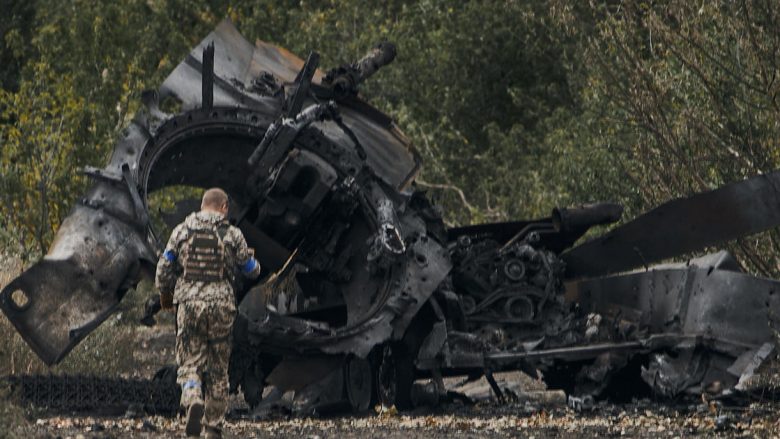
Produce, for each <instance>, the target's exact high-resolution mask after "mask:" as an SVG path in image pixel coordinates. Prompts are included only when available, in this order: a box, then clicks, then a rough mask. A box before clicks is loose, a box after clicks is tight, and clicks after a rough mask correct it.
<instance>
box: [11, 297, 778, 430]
mask: <svg viewBox="0 0 780 439" xmlns="http://www.w3.org/2000/svg"><path fill="white" fill-rule="evenodd" d="M0 283H2V282H0ZM136 296H138V297H134V298H133V297H131V298H130V300H129V301H128V302H127V305H126V308H123V309H122V310H121V311H120V313H118V314H117V315H115V316H112V317H111V318H110V319H109V321H107V322H106V323H104V325H102V326H101V328H99V330H98V331H96V333H95V334H93V335H90V337H88V338H87V340H85V342H84V343H83V344H82V345H83V346H80V347H79V348H77V350H74V352H73V353H72V354H71V357H72V358H68V359H67V360H66V362H64V364H63V365H60V366H58V367H57V368H54V369H48V370H49V371H51V372H52V373H77V372H83V373H93V374H96V375H102V376H124V377H128V376H136V377H150V376H152V374H153V373H154V372H155V371H156V370H157V368H159V367H160V366H161V365H164V364H171V363H173V362H174V349H173V348H174V333H173V320H172V318H171V317H170V316H162V317H161V318H159V320H160V322H161V324H160V325H157V326H156V327H154V328H146V327H143V326H141V325H138V324H137V323H136V322H137V319H138V317H139V316H140V309H138V308H139V305H140V304H141V303H142V302H143V299H144V296H143V295H139V293H136ZM0 320H2V321H0V330H2V331H0V333H3V334H4V337H0V372H2V374H7V373H46V371H47V369H46V368H45V366H43V365H41V364H38V361H37V359H34V358H33V355H32V354H31V353H30V352H28V351H29V349H28V348H27V347H26V345H24V343H23V342H22V341H21V340H20V339H19V337H18V336H17V335H16V334H15V333H14V331H13V329H12V328H10V325H9V324H8V322H7V320H5V318H4V317H2V318H0ZM231 405H232V406H233V408H241V405H242V402H241V400H240V398H239V397H234V399H233V400H232V401H231ZM379 412H381V413H379ZM182 432H183V425H182V423H181V421H180V420H179V419H176V418H165V417H125V416H116V417H90V416H85V415H82V414H66V415H62V414H60V415H56V416H55V415H52V414H48V413H44V412H41V411H40V410H39V409H36V408H33V407H18V406H17V405H16V404H15V403H14V402H13V401H11V400H9V399H3V398H2V396H0V439H2V438H6V437H9V438H30V437H38V438H62V439H66V438H71V439H81V438H83V439H87V438H94V439H98V438H100V439H103V438H131V437H132V438H136V437H140V438H158V437H163V438H174V437H184V435H183V433H182ZM224 433H225V434H224V436H225V437H227V438H243V437H258V438H270V437H274V438H276V437H294V438H298V439H304V438H311V439H314V438H319V439H322V438H354V439H367V438H397V439H416V438H445V437H447V438H448V437H456V438H498V437H523V438H558V437H596V436H603V437H617V436H626V437H653V438H655V437H669V438H674V437H690V436H699V437H780V402H772V401H764V402H761V403H755V404H752V405H750V406H747V407H722V408H720V409H718V408H717V407H715V406H712V405H705V404H703V403H702V402H701V401H689V402H688V403H676V404H674V405H669V404H662V403H658V402H652V401H648V400H643V401H634V402H633V403H631V404H626V405H612V404H606V403H600V404H599V405H597V407H596V408H595V409H594V410H593V411H588V412H577V411H574V410H572V409H570V408H568V407H566V406H565V405H560V404H559V405H557V406H552V407H546V408H543V407H541V406H539V405H534V404H531V403H519V402H515V403H509V404H498V403H495V402H491V403H481V404H477V405H474V406H464V405H462V404H450V405H446V406H441V407H437V408H434V409H430V408H428V409H420V410H417V411H413V412H409V413H397V412H395V411H394V410H389V411H382V410H379V411H372V412H370V413H367V414H363V415H361V416H352V415H345V416H339V417H330V418H294V417H289V416H285V415H278V416H276V417H274V418H272V419H270V420H263V421H256V420H249V419H231V420H229V421H228V422H227V423H226V425H225V431H224Z"/></svg>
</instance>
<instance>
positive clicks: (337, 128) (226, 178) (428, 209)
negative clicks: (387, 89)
mask: <svg viewBox="0 0 780 439" xmlns="http://www.w3.org/2000/svg"><path fill="white" fill-rule="evenodd" d="M394 57H395V48H394V46H393V45H392V44H390V43H387V42H385V43H381V44H380V45H378V46H377V47H376V48H374V49H373V50H372V51H371V52H370V53H369V54H368V55H367V56H366V57H364V58H363V59H361V60H360V61H358V62H356V63H355V64H352V65H346V66H342V67H339V68H336V69H333V70H330V71H328V72H327V73H323V72H322V71H321V70H319V69H318V64H319V56H318V55H317V54H316V53H311V54H310V55H309V56H308V58H307V59H306V61H303V60H300V59H299V58H297V57H295V56H294V55H292V54H290V53H289V52H287V51H286V50H284V49H281V48H278V47H276V46H273V45H270V44H267V43H263V42H258V43H256V44H255V45H252V44H250V43H249V42H247V41H246V40H245V39H244V38H243V37H242V36H241V35H240V34H239V33H238V31H237V30H236V29H235V28H234V27H233V25H232V24H231V23H230V22H228V21H226V22H223V23H222V24H220V25H219V26H218V27H217V29H216V30H215V31H214V32H212V33H211V34H210V35H209V36H208V37H207V38H206V39H205V40H204V41H203V43H201V44H200V45H199V46H198V47H196V48H195V49H194V50H193V51H192V53H190V55H188V56H187V58H186V59H185V60H184V61H183V62H182V63H181V64H179V65H178V66H177V67H176V68H175V69H174V71H173V72H172V73H171V75H170V76H169V77H168V78H167V79H166V80H165V82H163V84H162V85H161V86H160V88H159V89H158V90H154V91H148V92H145V93H143V95H142V100H143V102H144V104H145V109H144V110H143V111H141V112H139V113H138V115H137V116H136V117H135V119H134V120H133V122H132V123H131V124H130V125H129V126H128V127H127V128H126V129H125V130H124V131H123V132H122V134H121V136H120V137H119V139H118V140H117V144H116V146H115V149H114V153H113V155H112V157H111V159H110V161H109V163H108V165H106V166H105V167H104V168H102V169H98V168H87V169H85V171H84V172H85V173H86V174H87V175H89V176H90V177H91V178H92V180H93V184H92V186H91V187H90V189H89V190H88V191H87V192H86V193H85V194H84V196H83V197H82V198H81V199H80V200H78V202H77V203H76V204H75V205H74V207H73V210H72V211H71V212H70V214H69V216H68V217H67V218H66V219H65V221H64V222H63V224H62V225H61V227H60V229H59V232H58V234H57V237H56V239H55V242H54V244H53V245H52V247H51V249H50V250H49V253H48V254H47V255H46V256H45V257H44V258H43V259H42V260H41V261H39V262H38V263H37V264H35V265H33V266H32V267H31V268H30V269H28V270H27V271H25V272H24V273H23V274H22V275H20V276H19V277H18V278H16V279H15V280H14V281H12V282H11V283H10V284H9V285H8V286H7V287H6V288H5V289H4V290H3V291H2V294H0V307H1V308H2V310H3V312H4V313H5V314H6V316H8V318H9V320H10V321H11V322H12V323H13V324H14V326H15V327H16V329H17V330H18V331H19V332H20V334H21V335H22V336H23V337H24V339H25V340H26V341H27V343H28V344H29V345H30V346H31V347H32V349H33V350H34V351H35V352H36V353H37V354H38V355H39V356H40V357H41V358H42V359H43V360H44V361H45V362H46V363H47V364H55V363H57V362H58V361H60V360H61V359H62V358H63V357H64V356H65V355H67V353H68V352H69V351H70V350H71V349H72V348H73V346H75V345H76V344H77V343H78V342H79V341H80V340H82V339H83V338H84V337H85V336H86V335H87V334H88V333H89V332H90V331H92V330H93V329H94V328H95V327H97V326H98V325H99V324H100V323H101V322H102V321H104V320H105V319H106V318H107V317H108V316H109V315H110V314H111V313H112V312H113V311H114V310H115V309H116V307H117V305H118V304H119V302H120V301H121V300H122V297H123V296H124V295H125V293H126V292H127V291H128V290H129V289H131V288H132V287H133V286H134V285H135V284H136V283H137V281H138V279H139V276H140V275H141V274H142V273H143V272H150V271H151V270H152V269H153V266H154V264H155V262H156V260H157V255H158V252H159V251H160V242H159V240H158V232H156V231H155V229H154V225H153V224H152V222H151V221H150V215H149V204H148V198H147V196H148V194H149V193H151V192H153V191H156V190H159V189H162V188H165V187H168V186H173V185H186V186H195V187H204V188H205V187H211V186H219V187H222V188H224V189H225V190H226V191H227V192H228V193H229V194H230V197H231V199H232V203H231V212H230V213H229V217H230V220H231V222H232V223H234V224H235V225H237V226H238V227H240V228H241V230H242V231H243V233H244V235H245V236H246V238H247V241H248V242H249V244H250V246H251V247H253V248H254V249H255V250H256V252H257V253H256V254H257V257H258V259H259V260H260V262H261V264H262V266H263V267H264V269H265V273H266V275H267V276H266V277H265V279H264V281H263V282H262V283H260V284H257V285H251V284H246V285H239V286H238V287H237V289H236V300H237V302H238V303H239V310H240V311H239V317H238V319H237V322H236V325H235V337H234V340H235V346H234V352H233V357H232V359H231V368H230V380H231V388H232V390H234V391H236V390H239V389H240V390H241V391H242V392H243V394H244V396H245V398H246V400H247V402H248V403H249V404H250V405H251V406H253V407H263V406H269V405H272V404H273V403H274V401H276V400H281V396H282V395H283V394H285V392H288V391H294V392H295V397H294V400H293V402H292V403H291V404H292V406H293V407H294V408H295V410H296V411H298V412H304V413H312V412H317V411H318V410H319V411H322V409H323V408H325V407H342V408H348V409H351V410H354V411H362V410H366V409H367V408H368V407H371V406H373V405H374V404H376V403H378V402H381V403H382V404H385V405H386V406H391V405H393V404H394V405H396V406H397V407H399V408H407V407H410V406H411V405H412V404H413V402H414V400H418V401H419V400H420V398H422V400H426V401H436V400H439V399H440V398H446V397H448V395H449V396H452V395H451V393H452V392H451V391H450V390H449V389H448V388H447V386H445V384H444V382H445V380H446V379H447V377H449V376H454V375H457V376H467V377H470V378H471V379H477V378H479V377H483V376H484V377H485V379H486V382H487V385H489V387H490V389H491V392H492V394H493V395H494V396H495V397H497V398H504V397H506V396H507V395H506V389H505V388H502V386H501V385H499V383H498V381H497V380H496V378H495V374H496V373H498V372H501V371H505V370H522V371H525V372H527V373H529V374H530V375H531V376H535V377H536V376H539V377H543V379H544V381H545V382H546V383H547V385H548V386H550V387H553V388H559V389H564V390H565V391H566V392H567V393H568V394H569V395H570V398H571V401H573V404H575V405H578V406H579V407H582V406H588V405H589V404H590V403H592V401H593V399H594V398H600V397H603V396H605V395H621V394H622V396H623V397H627V396H628V397H630V395H631V394H636V393H642V392H646V393H654V394H656V395H659V396H661V397H666V398H677V397H679V396H680V395H685V394H691V395H701V394H702V393H707V394H709V395H710V396H711V397H713V398H717V397H726V396H729V395H732V396H733V395H735V394H745V393H748V392H749V390H747V389H748V387H747V386H746V385H745V384H744V383H747V382H748V381H750V377H751V376H753V375H754V374H755V373H756V371H757V370H759V369H760V368H761V367H762V364H764V363H765V362H767V361H769V360H771V359H773V358H774V357H775V356H776V351H775V349H776V348H775V345H774V336H773V330H772V328H771V325H770V323H772V322H773V318H774V317H775V316H776V315H777V314H778V312H780V294H779V293H778V291H780V283H778V281H776V280H773V279H764V278H759V277H755V276H751V275H749V274H746V273H744V272H743V271H742V270H741V269H740V266H739V264H738V262H737V261H735V260H734V259H733V258H732V257H731V256H730V255H729V254H728V253H725V252H719V253H715V254H711V255H708V256H705V257H703V258H699V259H695V260H692V261H690V262H688V263H684V264H665V265H654V264H656V263H658V262H659V261H662V260H664V259H668V258H672V257H675V256H679V255H682V254H686V253H688V252H691V251H696V250H701V249H702V248H705V247H709V246H713V245H716V244H719V243H722V242H724V241H727V240H729V239H734V238H737V237H740V236H743V235H747V234H751V233H756V232H759V231H762V230H766V229H769V228H772V227H776V226H777V225H778V224H780V199H778V195H777V191H776V189H775V188H776V187H778V183H779V181H778V180H780V174H778V173H777V172H774V173H770V174H766V175H760V176H757V177H754V178H752V179H749V180H746V181H742V182H737V183H733V184H730V185H727V186H724V187H722V188H720V189H716V190H713V191H710V192H707V193H702V194H698V195H694V196H692V197H689V198H685V199H678V200H673V201H671V202H669V203H667V204H664V205H662V206H660V207H658V208H656V209H654V210H652V211H650V212H648V213H646V214H644V215H642V216H640V217H638V218H636V219H634V220H632V221H628V222H626V223H624V224H622V225H620V226H618V227H616V228H613V229H612V230H611V231H610V232H608V233H606V234H604V235H602V236H600V237H597V238H594V239H591V240H588V241H586V242H585V243H584V244H580V245H577V242H578V241H579V240H580V238H582V237H583V235H584V234H585V233H586V232H587V231H588V230H589V229H590V228H591V227H593V226H596V225H606V224H612V223H615V222H617V221H618V220H619V219H620V217H621V214H622V207H621V206H618V205H614V204H593V205H585V206H580V207H576V208H569V209H556V210H554V211H553V213H552V215H551V216H550V217H549V218H543V219H539V220H535V221H516V222H507V223H498V224H480V225H472V226H468V227H461V228H454V229H453V228H450V229H448V228H446V227H445V226H444V224H443V222H442V221H441V218H440V215H439V212H438V210H437V208H436V207H435V206H433V205H432V204H431V203H430V202H429V201H428V199H427V198H426V196H425V194H424V193H423V192H420V191H417V190H416V188H415V185H414V179H415V176H416V174H417V172H418V171H419V169H420V160H419V157H418V155H417V154H416V153H415V151H414V149H413V148H412V145H411V144H410V142H409V140H408V139H407V138H406V137H405V136H404V135H403V134H402V133H401V132H400V130H399V129H398V128H397V127H396V125H395V124H394V123H393V121H392V119H390V117H388V116H387V115H385V114H383V113H382V112H380V111H379V110H377V109H375V108H374V107H372V106H371V105H370V104H368V103H366V102H365V101H364V100H363V99H362V98H361V97H360V94H359V92H358V89H359V86H360V84H361V83H362V82H363V81H364V80H366V79H368V78H369V77H370V76H371V75H373V74H374V73H376V71H377V70H379V69H380V68H381V67H383V66H384V65H386V64H388V63H390V62H391V61H392V60H393V59H394ZM171 108H175V109H174V110H171ZM166 111H168V112H166ZM196 206H197V202H195V203H193V202H192V201H191V200H183V201H182V202H181V203H180V205H179V206H178V208H177V210H176V211H175V212H171V213H164V215H163V216H164V217H166V219H167V220H168V221H169V222H171V223H175V222H178V221H180V220H181V219H182V218H183V217H184V215H186V214H187V213H189V212H190V211H192V210H193V209H194V208H196ZM632 270H633V271H632ZM158 309H159V305H158V304H156V303H154V301H152V302H151V303H149V304H148V308H147V310H148V315H147V318H146V319H145V320H144V323H145V324H153V323H154V318H153V315H154V313H155V312H156V311H157V310H158ZM421 379H427V380H430V382H429V384H427V385H421V384H420V382H419V380H421ZM26 385H27V384H24V383H23V384H22V387H25V386H26ZM421 386H422V387H421ZM267 388H271V390H268V389H267ZM421 389H423V390H421ZM424 389H428V390H424ZM421 391H422V393H420V392H421ZM426 392H427V393H426ZM264 393H265V394H266V398H265V400H264V399H263V395H264ZM414 395H417V397H413V396H414ZM420 395H423V396H422V397H421V396H420ZM425 395H427V396H425Z"/></svg>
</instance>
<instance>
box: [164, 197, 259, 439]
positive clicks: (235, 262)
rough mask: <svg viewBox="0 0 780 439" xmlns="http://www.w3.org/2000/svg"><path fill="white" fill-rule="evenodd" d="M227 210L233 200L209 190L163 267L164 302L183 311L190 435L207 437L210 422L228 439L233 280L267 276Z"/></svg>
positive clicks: (180, 339)
mask: <svg viewBox="0 0 780 439" xmlns="http://www.w3.org/2000/svg"><path fill="white" fill-rule="evenodd" d="M227 211H228V197H227V194H226V193H225V192H224V191H223V190H222V189H218V188H213V189H209V190H207V191H206V192H205V193H204V194H203V201H202V202H201V210H200V211H199V212H195V213H192V214H190V215H189V216H188V217H187V219H186V220H185V221H184V222H183V223H182V224H179V225H178V226H176V228H175V229H173V232H172V233H171V238H170V240H169V241H168V245H167V246H166V247H165V252H164V253H163V254H162V256H161V257H160V261H159V262H158V263H157V276H156V280H155V284H156V286H157V288H158V289H159V290H160V303H161V305H162V307H163V309H168V310H173V306H174V305H176V328H177V329H176V363H177V364H178V366H179V369H178V377H177V382H178V383H179V385H180V386H181V390H182V393H181V405H182V407H184V408H185V409H186V411H187V421H186V428H185V431H186V433H187V435H190V436H198V435H200V432H201V421H202V420H204V421H205V422H204V423H205V424H206V437H220V436H221V425H222V422H223V419H224V415H225V409H226V405H227V391H228V377H227V368H228V360H229V358H230V348H231V340H230V338H231V334H232V328H233V320H234V318H235V314H236V303H235V295H234V293H233V286H232V282H231V278H232V275H233V273H234V272H235V271H241V272H242V273H243V274H244V275H245V276H247V277H249V278H250V279H254V278H257V276H259V274H260V264H258V263H257V261H256V260H255V258H254V257H253V252H252V251H251V250H250V249H248V248H247V244H246V241H245V240H244V237H243V235H242V234H241V231H240V230H238V229H237V228H236V227H233V226H231V225H230V224H228V223H227V221H226V220H225V217H226V215H227ZM236 269H238V270H236ZM204 396H205V401H204ZM204 412H205V419H202V418H204Z"/></svg>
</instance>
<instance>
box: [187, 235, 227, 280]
mask: <svg viewBox="0 0 780 439" xmlns="http://www.w3.org/2000/svg"><path fill="white" fill-rule="evenodd" d="M188 232H189V233H188V235H189V237H188V238H187V241H186V243H185V244H184V251H183V252H182V256H183V261H182V266H183V267H184V274H183V275H182V276H183V278H184V279H185V280H189V281H201V282H218V281H221V280H224V279H227V274H226V272H225V265H226V261H225V258H226V256H225V244H224V243H223V242H222V238H224V236H225V233H226V232H227V225H226V224H219V225H217V226H216V227H213V228H204V229H189V230H188Z"/></svg>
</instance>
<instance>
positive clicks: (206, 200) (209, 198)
mask: <svg viewBox="0 0 780 439" xmlns="http://www.w3.org/2000/svg"><path fill="white" fill-rule="evenodd" d="M200 210H208V211H211V212H218V213H221V214H223V215H227V211H228V196H227V194H226V193H225V191H223V190H222V189H220V188H218V187H214V188H211V189H209V190H207V191H206V192H204V193H203V201H201V202H200Z"/></svg>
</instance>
